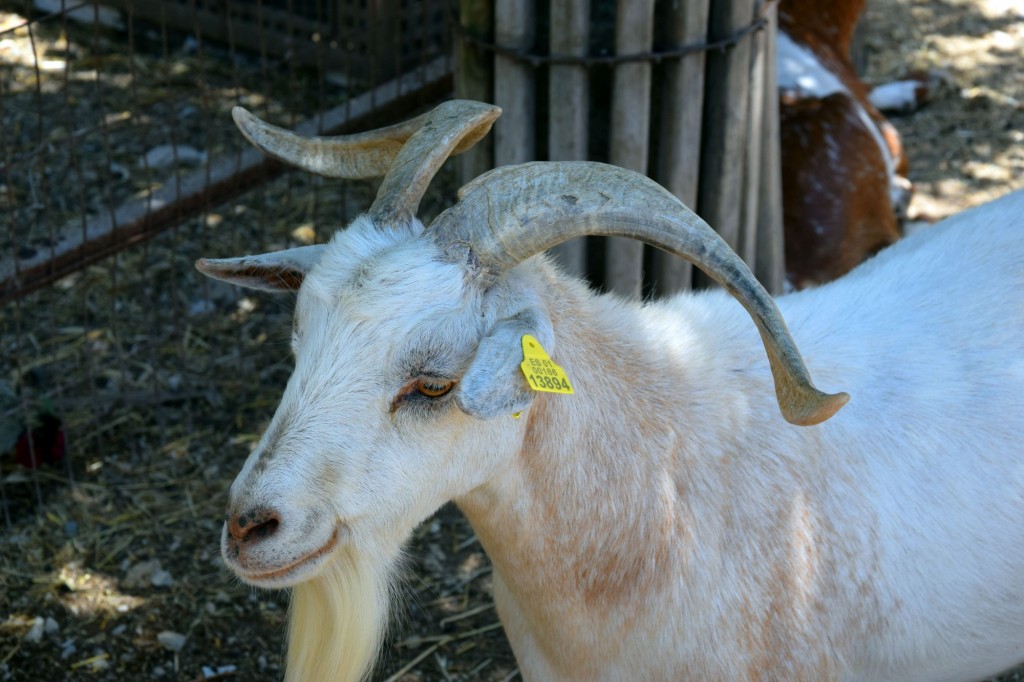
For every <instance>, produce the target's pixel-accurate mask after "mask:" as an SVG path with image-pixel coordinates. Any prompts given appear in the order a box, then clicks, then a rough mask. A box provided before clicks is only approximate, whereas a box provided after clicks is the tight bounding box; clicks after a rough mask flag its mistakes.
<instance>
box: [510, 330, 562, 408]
mask: <svg viewBox="0 0 1024 682" xmlns="http://www.w3.org/2000/svg"><path fill="white" fill-rule="evenodd" d="M519 367H521V368H522V370H523V374H524V375H525V376H526V380H527V381H528V382H530V387H531V388H532V389H533V390H535V391H544V392H546V393H569V394H571V393H572V392H573V390H572V384H570V383H569V377H567V376H566V375H565V370H563V369H562V368H561V367H559V366H558V365H556V364H555V362H554V360H552V359H551V358H549V357H548V354H547V353H545V352H544V349H543V348H541V345H540V341H538V340H537V339H535V338H533V337H532V336H530V335H529V334H526V335H524V336H523V362H522V364H520V365H519Z"/></svg>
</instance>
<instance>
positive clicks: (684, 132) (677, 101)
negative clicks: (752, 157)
mask: <svg viewBox="0 0 1024 682" xmlns="http://www.w3.org/2000/svg"><path fill="white" fill-rule="evenodd" d="M666 9H667V12H666V14H667V16H665V17H664V21H663V22H662V25H664V26H665V27H666V31H665V49H668V50H671V49H677V48H680V47H682V46H683V45H686V44H690V43H696V42H699V41H702V40H704V39H705V38H706V36H707V26H708V0H686V1H685V2H682V4H675V3H672V4H668V5H667V6H666ZM704 66H705V59H704V53H703V52H696V53H694V54H691V55H687V56H686V57H684V58H682V59H677V60H673V61H671V62H669V63H668V64H666V65H665V68H664V71H663V76H662V79H661V112H660V119H661V123H660V140H659V144H658V150H659V156H658V174H657V178H656V179H657V180H658V182H660V183H661V184H662V186H664V187H665V188H666V189H667V190H668V191H670V192H672V194H674V195H676V196H677V197H678V198H679V200H680V201H682V202H683V203H684V204H686V205H687V206H689V207H691V208H692V207H695V206H696V205H697V187H698V185H697V182H698V177H699V175H700V140H701V123H702V117H703V114H704ZM651 266H652V268H653V273H652V279H653V280H654V293H655V294H656V295H659V296H666V295H669V294H672V293H675V292H677V291H681V290H684V289H689V288H690V279H691V277H692V268H691V266H690V264H689V263H688V262H687V261H684V260H682V259H681V258H677V257H675V256H672V255H670V254H667V253H665V252H664V251H660V250H657V249H656V250H654V252H653V253H652V254H651Z"/></svg>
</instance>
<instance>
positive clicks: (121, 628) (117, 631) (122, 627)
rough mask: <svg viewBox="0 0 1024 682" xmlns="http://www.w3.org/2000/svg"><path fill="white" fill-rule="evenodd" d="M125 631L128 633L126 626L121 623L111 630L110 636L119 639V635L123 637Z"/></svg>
mask: <svg viewBox="0 0 1024 682" xmlns="http://www.w3.org/2000/svg"><path fill="white" fill-rule="evenodd" d="M127 631H128V626H127V625H125V624H124V623H121V624H120V625H118V626H117V627H116V628H114V629H113V630H111V631H110V634H112V635H114V636H115V637H120V636H121V635H123V634H124V633H125V632H127Z"/></svg>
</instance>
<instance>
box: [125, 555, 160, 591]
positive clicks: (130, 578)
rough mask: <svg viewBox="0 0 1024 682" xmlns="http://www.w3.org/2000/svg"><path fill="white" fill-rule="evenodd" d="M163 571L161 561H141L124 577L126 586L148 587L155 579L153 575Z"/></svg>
mask: <svg viewBox="0 0 1024 682" xmlns="http://www.w3.org/2000/svg"><path fill="white" fill-rule="evenodd" d="M161 570H163V567H162V566H160V560H159V559H147V560H146V561H140V562H139V563H137V564H135V565H134V566H132V567H131V568H129V569H128V573H127V575H125V577H124V586H125V587H127V588H138V587H146V586H147V585H149V584H150V581H151V580H152V579H153V575H154V574H155V573H157V572H158V571H161Z"/></svg>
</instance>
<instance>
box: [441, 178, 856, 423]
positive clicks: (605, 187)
mask: <svg viewBox="0 0 1024 682" xmlns="http://www.w3.org/2000/svg"><path fill="white" fill-rule="evenodd" d="M431 234H432V236H433V238H434V239H435V240H437V241H438V243H439V244H441V245H442V248H445V247H446V246H448V245H450V244H452V243H464V244H467V245H469V246H470V248H472V250H473V251H474V253H475V254H476V256H477V257H478V258H479V259H480V262H481V263H482V264H483V265H484V266H485V267H489V268H492V269H494V270H498V271H502V270H506V269H508V268H510V267H513V266H514V265H516V264H517V263H520V262H522V261H523V260H525V259H527V258H529V257H530V256H533V255H534V254H537V253H540V252H541V251H544V250H546V249H550V248H551V247H553V246H556V245H557V244H561V243H562V242H564V241H567V240H569V239H572V238H573V237H579V236H583V235H600V236H608V237H629V238H632V239H637V240H640V241H643V242H646V243H648V244H651V245H653V246H656V247H658V248H660V249H663V250H665V251H668V252H669V253H672V254H675V255H677V256H680V257H682V258H685V259H686V260H688V261H690V262H691V263H693V264H694V265H696V266H697V267H699V268H700V269H701V270H703V271H704V272H706V273H707V274H708V275H709V276H710V277H711V278H712V279H714V280H715V281H716V282H718V283H719V284H721V285H722V286H723V287H725V289H726V290H727V291H728V292H729V293H730V294H732V295H733V296H734V297H735V298H736V299H737V300H738V301H739V302H740V303H741V304H742V305H743V307H744V308H746V310H747V312H748V313H749V314H750V316H751V317H752V318H753V320H754V324H755V325H757V329H758V331H759V332H760V333H761V340H762V342H763V343H764V347H765V350H766V351H767V353H768V362H769V365H770V366H771V371H772V376H773V377H774V379H775V393H776V397H777V399H778V402H779V408H780V409H781V411H782V415H783V417H785V419H786V420H787V421H789V422H791V423H793V424H799V425H802V426H808V425H812V424H818V423H820V422H823V421H825V420H826V419H828V418H829V417H831V416H832V415H833V414H835V413H836V412H837V411H838V410H839V408H841V407H842V406H843V405H845V404H846V402H847V401H848V400H849V398H850V396H849V395H848V394H846V393H836V394H828V393H823V392H821V391H819V390H818V389H816V388H815V387H814V385H813V384H812V383H811V377H810V374H809V372H808V371H807V367H806V365H805V364H804V362H803V358H802V357H801V356H800V352H799V350H797V347H796V343H795V342H794V341H793V337H792V336H791V335H790V333H789V329H788V328H787V327H786V323H785V321H784V320H783V319H782V314H781V313H780V312H779V309H778V307H777V306H776V305H775V301H774V300H772V298H771V296H770V295H769V294H768V292H767V291H765V289H764V287H762V286H761V284H760V283H759V282H758V281H757V279H755V278H754V276H753V274H751V272H750V270H749V268H747V266H746V264H745V263H744V262H743V261H742V260H741V259H740V257H739V256H737V255H736V254H735V253H734V252H733V251H732V249H730V248H729V247H728V245H727V244H726V243H725V242H724V241H722V239H721V237H719V236H718V234H716V233H715V231H714V230H712V229H711V228H710V227H709V226H708V224H707V223H705V222H704V221H703V220H701V218H700V217H698V216H697V215H696V214H695V213H693V211H691V210H690V209H688V208H687V207H686V206H684V205H683V204H682V203H681V202H680V201H679V200H678V199H676V198H675V197H674V196H672V195H671V194H670V193H669V192H668V191H666V190H665V189H663V188H662V187H661V186H659V185H658V184H657V183H655V182H654V181H652V180H649V179H648V178H646V177H644V176H642V175H639V174H637V173H634V172H632V171H627V170H625V169H622V168H618V167H615V166H608V165H605V164H599V163H590V162H547V163H527V164H523V165H520V166H507V167H504V168H498V169H496V170H493V171H490V172H488V173H485V174H484V175H481V176H480V177H479V178H477V179H476V180H473V181H472V182H470V183H469V184H467V185H466V186H465V187H463V188H462V189H461V190H459V202H458V203H457V204H456V205H455V206H452V207H451V208H449V209H448V210H446V211H444V212H443V213H442V214H441V215H439V216H438V217H437V218H436V219H435V220H434V222H433V224H432V225H431Z"/></svg>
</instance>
